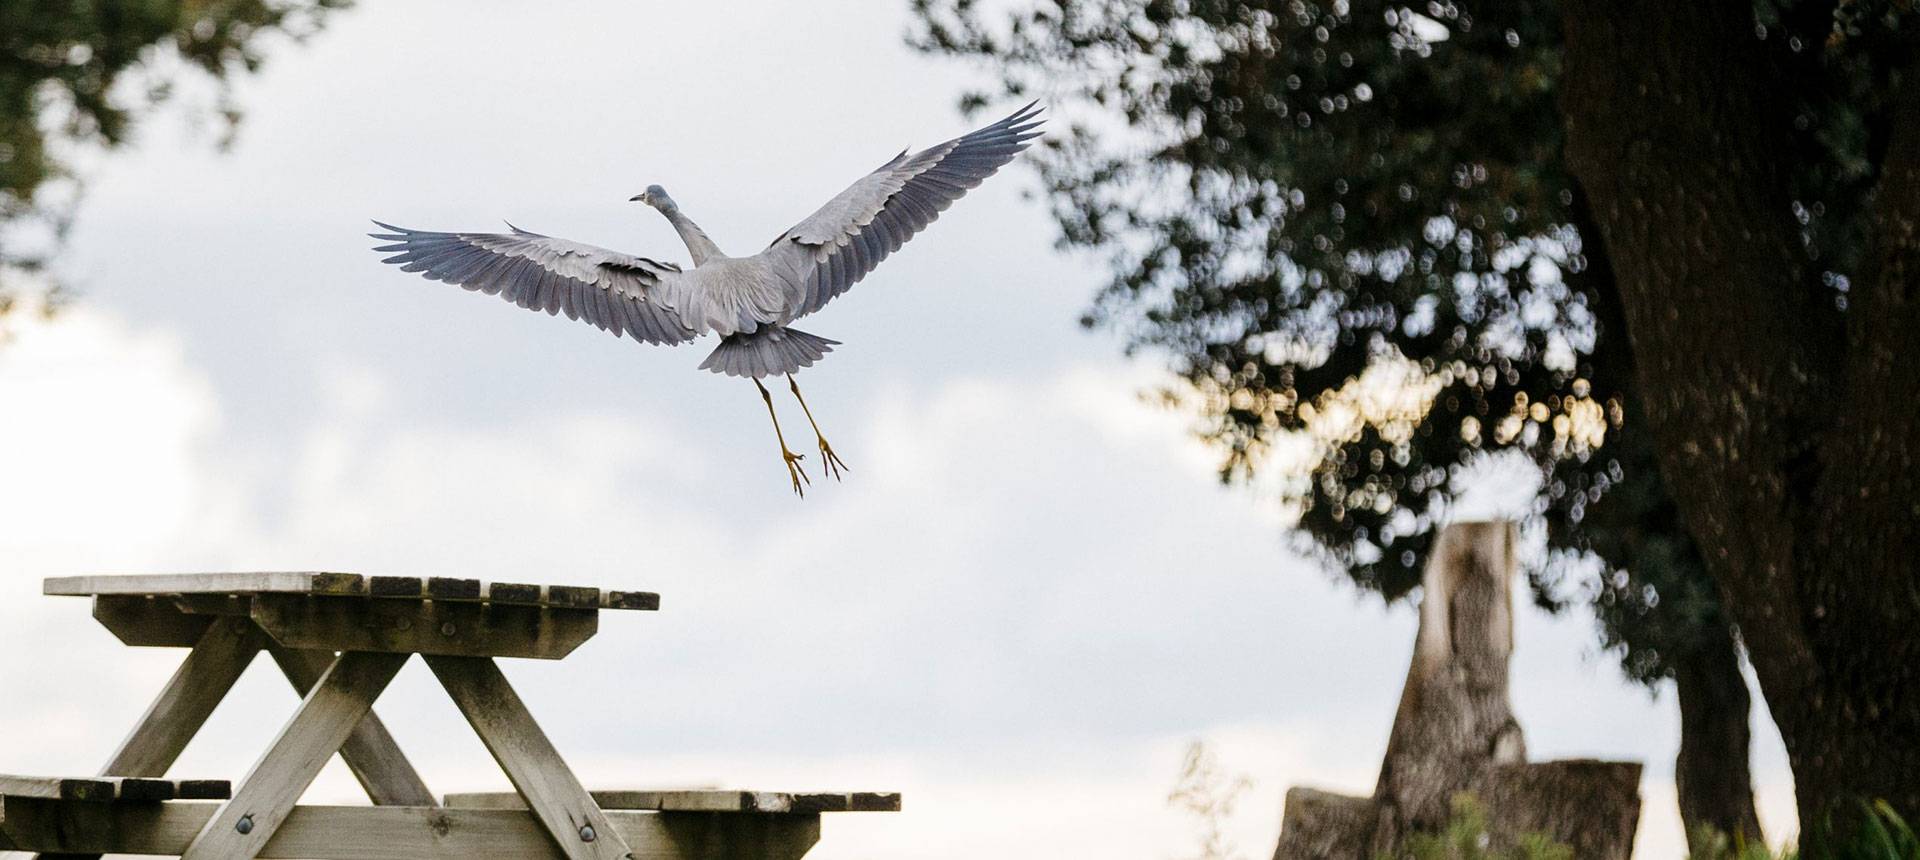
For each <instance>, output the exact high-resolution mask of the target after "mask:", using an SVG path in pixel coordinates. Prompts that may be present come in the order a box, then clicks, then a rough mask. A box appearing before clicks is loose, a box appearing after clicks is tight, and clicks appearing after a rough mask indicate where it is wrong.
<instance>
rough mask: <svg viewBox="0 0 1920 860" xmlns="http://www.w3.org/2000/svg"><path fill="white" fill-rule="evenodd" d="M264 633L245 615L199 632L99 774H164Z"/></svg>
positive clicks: (71, 858) (50, 858) (45, 857)
mask: <svg viewBox="0 0 1920 860" xmlns="http://www.w3.org/2000/svg"><path fill="white" fill-rule="evenodd" d="M265 639H266V637H265V636H264V635H262V634H261V632H260V628H259V627H256V626H254V623H253V622H252V621H251V620H249V619H246V618H219V619H215V620H214V622H213V623H212V624H211V625H208V627H207V632H205V633H203V634H201V635H200V641H199V642H197V643H195V644H194V646H193V650H191V651H188V652H187V659H185V660H182V661H180V668H179V669H176V670H174V673H173V678H172V679H171V680H169V681H167V686H166V687H165V688H163V689H162V690H161V691H160V695H159V696H158V697H156V698H155V699H154V700H153V704H152V705H149V706H147V712H146V714H144V715H143V716H141V717H140V722H139V723H137V724H135V725H134V727H133V731H132V732H131V733H129V734H128V735H127V738H126V740H123V741H121V742H120V748H119V749H118V750H115V751H114V753H113V758H111V759H109V760H108V761H107V764H106V766H105V767H103V768H101V769H100V773H101V775H103V776H153V777H158V776H166V775H167V768H169V767H172V766H173V760H174V759H177V758H179V757H180V751H181V750H184V749H186V748H187V742H188V741H191V740H193V736H194V735H195V734H197V733H198V732H199V731H200V727H201V726H203V725H205V724H206V722H207V716H208V715H210V714H212V713H213V709H214V708H215V707H216V706H218V705H219V704H220V700H221V699H224V698H226V697H227V691H228V690H231V689H233V684H234V682H235V681H238V680H240V675H241V673H243V672H245V671H247V666H248V665H250V664H252V663H253V658H254V655H256V654H258V653H260V646H261V643H262V642H264V641H265ZM35 860H100V855H98V854H40V855H36V858H35Z"/></svg>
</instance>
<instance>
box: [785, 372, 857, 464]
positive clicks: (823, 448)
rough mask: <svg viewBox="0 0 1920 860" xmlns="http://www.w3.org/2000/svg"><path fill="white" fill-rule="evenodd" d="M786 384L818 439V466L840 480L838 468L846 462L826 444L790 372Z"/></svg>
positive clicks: (818, 424)
mask: <svg viewBox="0 0 1920 860" xmlns="http://www.w3.org/2000/svg"><path fill="white" fill-rule="evenodd" d="M787 385H788V386H789V387H791V388H792V389H793V399H795V400H798V401H800V411H801V412H805V413H806V414H807V423H808V424H812V425H813V438H815V439H818V440H820V468H822V469H825V470H827V472H829V473H830V474H832V475H833V479H834V480H836V481H838V480H840V470H841V469H845V468H847V464H846V463H844V462H841V460H840V455H838V454H835V453H833V446H832V445H828V444H827V437H826V436H823V435H821V433H820V423H819V422H817V421H815V420H813V410H811V409H808V408H807V399H806V398H805V397H801V396H800V383H798V382H795V381H794V380H793V374H791V373H789V374H787Z"/></svg>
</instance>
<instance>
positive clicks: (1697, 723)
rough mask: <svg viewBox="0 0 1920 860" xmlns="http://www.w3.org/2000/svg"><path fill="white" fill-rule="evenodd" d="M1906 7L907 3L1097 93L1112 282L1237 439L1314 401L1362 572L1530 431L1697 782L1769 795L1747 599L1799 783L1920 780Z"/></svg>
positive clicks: (1146, 336) (1548, 484) (1536, 454)
mask: <svg viewBox="0 0 1920 860" xmlns="http://www.w3.org/2000/svg"><path fill="white" fill-rule="evenodd" d="M1899 10H1900V7H1899V6H1889V7H1885V8H1882V7H1880V6H1877V5H1875V4H1873V3H1870V2H1864V0H1856V2H1846V3H1838V4H1836V3H1835V2H1824V3H1822V2H1779V3H1774V2H1761V3H1760V4H1758V5H1756V4H1754V3H1753V2H1751V0H1741V1H1740V2H1725V0H1720V2H1705V3H1698V4H1679V5H1677V6H1673V7H1669V6H1667V5H1656V4H1637V3H1597V2H1589V3H1580V2H1545V1H1544V0H1541V1H1540V2H1507V3H1488V4H1464V3H1459V2H1432V3H1427V4H1422V5H1418V6H1410V5H1400V4H1371V3H1367V4H1350V3H1348V2H1304V0H1295V2H1264V3H1263V2H1244V0H1242V2H1228V0H1087V2H1069V0H1037V2H1033V3H1031V4H1030V5H1023V6H1019V7H1017V8H1015V9H1013V10H1011V11H1010V12H1009V11H1002V12H995V13H992V14H982V13H981V12H980V11H978V10H977V9H976V8H975V7H974V5H973V3H972V2H971V0H916V11H917V12H918V13H919V17H920V19H921V21H922V28H921V30H920V32H919V33H918V34H917V35H916V41H917V42H918V43H919V44H920V45H921V46H922V47H924V48H926V49H929V50H934V51H940V52H947V53H953V54H959V55H964V56H969V57H974V58H978V59H985V60H988V61H990V62H991V63H993V65H994V67H995V68H996V69H997V70H999V71H1000V73H1001V75H1002V79H1003V80H1002V83H1003V85H1004V89H1005V90H1007V91H1008V92H1011V93H1017V94H1022V95H1026V94H1033V95H1043V96H1045V97H1047V98H1049V99H1050V100H1052V101H1053V102H1054V103H1055V104H1057V105H1060V106H1061V107H1062V108H1063V111H1062V112H1063V113H1065V114H1067V115H1068V116H1070V117H1074V118H1075V119H1076V120H1077V121H1076V122H1075V123H1074V127H1073V130H1072V133H1071V134H1070V135H1067V136H1064V137H1062V138H1057V139H1056V140H1055V141H1054V142H1053V143H1054V146H1052V147H1050V148H1049V149H1048V150H1047V151H1046V152H1045V153H1044V155H1043V158H1042V162H1041V163H1042V172H1043V176H1044V179H1045V182H1046V184H1047V187H1048V190H1049V192H1050V196H1051V200H1052V203H1053V211H1054V213H1055V214H1056V216H1057V219H1058V221H1059V223H1060V225H1061V228H1062V238H1063V241H1064V242H1065V243H1066V244H1068V245H1072V246H1079V247H1084V248H1091V249H1097V250H1100V251H1103V252H1105V253H1106V254H1107V255H1108V257H1109V259H1110V260H1111V263H1112V270H1113V273H1114V278H1113V280H1112V282H1111V284H1110V285H1109V286H1108V287H1107V288H1106V289H1105V290H1104V291H1103V292H1102V294H1101V295H1100V297H1099V298H1098V299H1097V301H1096V303H1095V306H1094V308H1093V310H1092V312H1091V313H1090V314H1089V322H1090V323H1092V324H1096V325H1106V326H1110V327H1113V328H1115V329H1118V330H1120V331H1122V332H1124V333H1125V334H1126V335H1127V336H1128V337H1129V339H1130V341H1131V343H1132V344H1133V346H1135V347H1145V348H1149V349H1153V350H1158V351H1161V352H1163V353H1164V354H1166V355H1168V356H1169V357H1170V358H1171V359H1172V364H1173V367H1174V369H1175V370H1176V371H1177V372H1178V373H1179V375H1180V376H1182V377H1184V382H1185V384H1184V385H1182V386H1179V387H1178V389H1177V390H1176V392H1175V399H1176V400H1178V401H1180V402H1181V403H1183V404H1185V405H1186V406H1188V407H1189V408H1192V409H1194V410H1195V412H1196V414H1198V415H1200V416H1201V417H1202V418H1203V421H1204V428H1205V430H1204V432H1205V434H1206V435H1207V436H1208V437H1210V438H1212V439H1213V440H1215V441H1217V442H1219V443H1220V444H1221V446H1222V447H1223V450H1225V451H1226V452H1227V456H1226V460H1225V464H1224V466H1223V475H1225V476H1226V477H1228V478H1243V479H1255V480H1258V479H1260V478H1261V476H1262V474H1263V470H1265V469H1266V467H1265V464H1267V463H1268V462H1269V461H1272V460H1274V459H1276V452H1284V451H1288V450H1291V448H1290V447H1289V446H1290V445H1292V444H1293V442H1292V440H1297V439H1299V438H1301V437H1302V436H1303V435H1304V436H1305V437H1307V438H1309V439H1310V440H1312V443H1313V445H1314V448H1313V451H1312V456H1311V457H1310V458H1309V468H1308V469H1307V470H1306V471H1305V473H1304V474H1305V475H1306V477H1305V478H1304V479H1303V480H1299V481H1295V482H1292V483H1284V482H1283V484H1282V487H1283V489H1284V490H1285V491H1286V492H1287V493H1288V494H1289V496H1290V498H1292V499H1293V500H1294V501H1295V502H1296V504H1297V505H1298V507H1299V509H1300V511H1301V524H1302V525H1303V526H1304V529H1305V531H1306V533H1307V534H1309V535H1311V536H1312V537H1313V538H1314V539H1315V542H1316V544H1317V545H1318V546H1320V547H1322V548H1325V549H1326V550H1327V551H1328V552H1329V553H1330V554H1331V555H1333V556H1334V557H1335V558H1336V559H1337V560H1338V561H1340V562H1342V563H1344V564H1345V565H1346V566H1347V567H1348V568H1349V569H1350V570H1352V571H1353V573H1354V576H1355V578H1356V579H1357V580H1359V581H1360V582H1361V583H1362V584H1364V585H1368V586H1371V587H1374V588H1377V589H1378V590H1380V591H1381V593H1383V594H1385V595H1387V596H1389V597H1393V596H1397V595H1400V594H1403V593H1404V592H1406V591H1407V590H1408V589H1410V588H1411V587H1412V585H1413V584H1414V582H1415V578H1416V573H1415V567H1414V560H1415V559H1416V558H1418V557H1420V556H1421V555H1422V554H1423V551H1424V549H1425V547H1426V544H1427V542H1428V540H1429V539H1430V535H1431V530H1432V528H1433V525H1434V523H1435V522H1436V521H1437V520H1438V519H1440V518H1442V517H1444V516H1445V512H1446V509H1447V507H1448V506H1449V505H1450V504H1451V503H1453V501H1454V500H1455V499H1456V493H1457V491H1458V489H1459V488H1460V486H1461V484H1460V481H1459V478H1460V477H1461V474H1462V472H1463V471H1466V470H1468V469H1470V468H1471V467H1472V466H1473V465H1474V464H1476V463H1478V462H1479V461H1480V460H1481V459H1482V458H1484V457H1486V456H1488V455H1489V454H1490V453H1491V452H1496V451H1505V452H1508V453H1510V454H1513V453H1517V454H1519V455H1524V456H1526V457H1529V458H1530V459H1531V460H1532V461H1533V462H1534V463H1536V464H1538V465H1539V466H1540V468H1541V470H1542V475H1543V479H1542V482H1541V487H1542V490H1541V493H1540V498H1539V502H1538V506H1537V510H1538V511H1539V513H1540V514H1541V521H1542V522H1544V523H1545V524H1546V525H1547V527H1548V528H1547V531H1548V535H1549V542H1550V545H1551V546H1552V547H1554V548H1555V550H1556V551H1555V553H1554V554H1553V556H1552V557H1551V559H1550V560H1549V561H1548V563H1545V564H1542V565H1540V566H1539V568H1538V570H1537V571H1536V585H1538V586H1540V587H1539V588H1538V589H1537V591H1538V592H1539V593H1540V594H1541V596H1542V598H1543V600H1545V601H1547V602H1554V601H1556V600H1558V599H1560V598H1561V597H1564V596H1565V595H1566V593H1567V592H1568V590H1569V589H1568V588H1566V587H1565V585H1566V583H1568V582H1591V583H1593V585H1592V586H1591V587H1590V588H1589V589H1588V591H1587V596H1588V597H1590V598H1591V602H1592V604H1593V605H1594V606H1595V607H1596V609H1597V610H1598V612H1599V615H1600V617H1601V619H1602V621H1603V625H1604V629H1605V630H1606V635H1607V637H1608V639H1609V641H1610V642H1612V643H1613V644H1618V645H1621V646H1624V647H1623V649H1622V650H1623V655H1624V663H1625V665H1626V667H1627V669H1628V671H1629V673H1630V674H1632V675H1634V676H1635V677H1637V678H1641V679H1643V680H1657V679H1660V678H1663V677H1671V678H1673V679H1674V680H1675V681H1676V683H1677V686H1678V687H1679V699H1680V703H1681V710H1682V716H1683V749H1682V753H1681V758H1680V762H1679V768H1678V773H1679V780H1680V783H1681V794H1682V809H1683V812H1685V813H1686V815H1687V817H1688V820H1689V821H1690V822H1705V823H1712V824H1715V825H1716V826H1719V827H1721V828H1722V829H1735V828H1741V829H1748V830H1749V832H1752V829H1753V828H1755V827H1757V824H1756V823H1755V822H1754V819H1753V813H1752V804H1751V799H1750V795H1749V791H1748V787H1747V782H1748V780H1747V773H1746V769H1745V757H1746V746H1747V736H1746V728H1745V714H1746V709H1747V703H1746V692H1745V687H1744V684H1743V682H1742V681H1741V679H1740V677H1739V671H1738V657H1737V651H1736V647H1735V644H1734V638H1733V635H1734V634H1733V633H1732V627H1731V626H1730V622H1732V623H1736V624H1737V626H1738V630H1739V635H1740V636H1741V638H1742V639H1744V641H1745V643H1746V644H1747V646H1748V648H1749V651H1750V654H1751V658H1752V661H1753V663H1754V665H1755V668H1756V671H1757V673H1758V674H1759V676H1760V679H1761V682H1762V688H1763V691H1764V692H1765V693H1766V695H1767V698H1768V702H1769V705H1770V708H1771V710H1772V713H1773V714H1774V716H1775V719H1776V721H1777V722H1778V723H1779V724H1780V726H1781V729H1782V733H1783V736H1784V738H1785V740H1786V742H1787V746H1788V750H1789V753H1790V758H1791V761H1792V765H1793V769H1794V773H1795V777H1796V782H1797V785H1798V788H1799V800H1800V808H1801V812H1802V817H1803V821H1805V822H1808V823H1809V824H1810V825H1811V824H1813V823H1816V822H1818V821H1820V820H1821V819H1822V817H1823V816H1824V815H1825V813H1826V811H1827V810H1828V809H1830V808H1831V807H1833V806H1834V805H1835V804H1837V803H1839V802H1840V801H1842V800H1845V799H1847V798H1849V797H1855V796H1871V797H1884V798H1887V799H1888V800H1890V801H1892V802H1893V803H1894V805H1895V806H1896V808H1898V809H1900V810H1902V811H1903V812H1905V813H1907V814H1909V815H1912V814H1914V813H1916V812H1920V787H1916V782H1920V780H1915V779H1914V778H1913V777H1912V776H1911V774H1913V773H1916V772H1920V740H1916V738H1920V698H1917V697H1920V692H1916V689H1917V688H1920V684H1916V683H1915V678H1914V673H1915V672H1916V670H1915V669H1914V668H1913V667H1914V666H1915V665H1920V661H1916V660H1915V656H1916V655H1915V654H1914V653H1913V652H1914V651H1915V650H1916V649H1917V647H1920V646H1916V642H1917V641H1920V640H1917V639H1916V637H1914V636H1912V635H1911V632H1910V622H1911V620H1912V617H1913V616H1914V615H1915V614H1916V613H1920V596H1917V594H1916V583H1915V572H1914V563H1913V562H1912V561H1911V559H1912V557H1913V553H1914V551H1915V550H1916V549H1920V546H1916V540H1915V538H1916V535H1915V529H1916V526H1915V522H1916V520H1920V492H1916V487H1915V484H1914V482H1915V480H1916V478H1915V469H1914V465H1915V464H1914V463H1913V457H1914V450H1915V446H1916V445H1920V427H1917V426H1916V419H1915V410H1916V409H1920V406H1916V403H1920V390H1917V389H1920V386H1916V377H1915V375H1914V373H1915V372H1914V371H1912V370H1910V369H1906V368H1909V367H1910V365H1901V364H1899V362H1898V361H1897V359H1896V358H1895V356H1897V355H1899V352H1900V350H1901V348H1902V347H1912V346H1917V345H1920V344H1917V343H1916V342H1915V338H1916V334H1915V329H1914V327H1913V323H1914V322H1920V320H1914V319H1913V316H1914V314H1915V311H1914V307H1915V297H1914V295H1913V287H1912V284H1913V283H1914V282H1913V281H1912V280H1911V279H1910V277H1909V276H1908V275H1907V273H1906V270H1905V266H1906V257H1905V256H1904V255H1905V254H1906V253H1908V249H1909V248H1912V247H1914V244H1915V243H1916V242H1920V239H1916V238H1914V234H1913V229H1912V227H1911V223H1912V222H1911V221H1910V220H1909V218H1911V217H1914V216H1915V215H1916V214H1917V213H1920V198H1912V197H1910V195H1913V194H1917V193H1920V185H1916V184H1914V183H1915V181H1916V178H1917V177H1920V174H1909V173H1908V172H1907V171H1908V170H1909V168H1908V167H1907V166H1906V164H1905V159H1907V158H1909V157H1920V138H1916V139H1914V140H1911V141H1908V139H1907V136H1906V135H1905V134H1903V133H1901V131H1900V129H1901V127H1902V124H1903V122H1904V121H1905V120H1904V119H1903V118H1904V117H1906V116H1907V115H1908V114H1910V113H1911V114H1913V116H1914V121H1920V112H1916V111H1909V110H1908V109H1906V108H1905V107H1903V103H1902V101H1901V100H1902V99H1903V98H1920V94H1910V93H1908V92H1907V91H1910V90H1920V84H1916V85H1915V86H1914V87H1902V86H1901V84H1902V79H1903V75H1904V70H1905V65H1906V57H1907V55H1908V49H1907V44H1908V42H1907V35H1906V32H1905V30H1906V29H1907V27H1908V26H1909V24H1908V22H1907V21H1906V20H1905V18H1904V17H1903V16H1902V15H1901V14H1900V11H1899ZM1913 133H1914V134H1920V129H1916V130H1915V131H1914V132H1913ZM1863 305H1864V307H1863ZM1595 560H1597V561H1598V562H1599V565H1600V570H1601V575H1599V576H1598V577H1576V576H1574V575H1573V573H1574V572H1575V571H1579V570H1583V569H1588V568H1590V567H1591V565H1592V563H1593V562H1594V561H1595ZM1723 600H1724V603H1723ZM1723 605H1724V606H1725V607H1726V609H1724V610H1723V608H1722V606H1723Z"/></svg>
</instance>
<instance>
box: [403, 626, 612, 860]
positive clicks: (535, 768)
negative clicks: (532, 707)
mask: <svg viewBox="0 0 1920 860" xmlns="http://www.w3.org/2000/svg"><path fill="white" fill-rule="evenodd" d="M426 661H427V667H428V668H430V669H432V670H433V674H434V676H435V677H437V678H439V679H440V685H441V686H442V687H445V688H446V690H447V695H448V696H451V697H452V698H453V703H454V705H456V706H458V707H459V708H460V713H461V714H462V715H463V716H465V717H466V718H467V723H468V724H469V725H471V726H473V731H474V734H477V735H479V736H480V742H481V743H483V744H485V745H486V747H487V752H489V753H491V754H492V755H493V758H494V761H497V762H499V763H500V769H501V770H503V771H506V774H507V779H508V780H509V781H511V782H512V783H513V788H514V790H515V791H518V792H519V793H520V796H521V797H522V798H524V799H525V800H526V803H527V808H528V809H530V810H532V811H533V814H534V816H535V817H537V818H538V819H540V823H541V824H542V825H544V826H545V827H546V828H547V832H548V833H551V834H553V838H554V841H555V842H557V843H559V845H560V849H561V851H562V852H563V853H565V855H566V856H567V857H568V858H569V860H622V858H624V857H625V856H626V855H627V846H626V845H625V844H624V843H623V841H622V840H621V839H620V836H619V834H617V833H615V832H614V831H613V830H612V828H611V827H610V826H609V825H608V824H607V817H606V813H605V812H602V811H601V810H600V807H598V806H596V805H595V804H594V802H593V798H591V797H589V796H588V795H587V790H586V789H585V788H582V787H581V785H580V781H579V780H578V779H576V778H575V777H574V775H573V771H572V770H570V769H568V767H567V764H566V762H564V761H562V760H561V758H560V753H559V752H558V751H556V750H555V749H554V748H553V743H552V742H551V741H549V740H547V735H546V733H545V732H543V731H541V730H540V726H539V724H538V723H535V722H534V720H533V715H532V714H530V713H528V712H527V706H526V705H525V704H524V703H523V702H521V701H520V696H519V694H517V693H515V692H514V691H513V686H512V685H511V684H508V683H507V677H506V676H505V675H502V674H501V673H500V667H499V666H498V665H496V664H495V663H494V662H493V660H492V659H491V658H487V657H447V656H431V655H430V656H428V657H426Z"/></svg>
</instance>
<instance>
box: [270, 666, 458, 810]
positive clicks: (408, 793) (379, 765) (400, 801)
mask: <svg viewBox="0 0 1920 860" xmlns="http://www.w3.org/2000/svg"><path fill="white" fill-rule="evenodd" d="M267 653H268V654H271V655H272V656H273V661H274V662H275V663H277V664H279V666H280V672H281V674H283V675H286V676H287V682H288V683H290V684H292V685H293V688H294V689H295V690H298V691H299V692H300V695H301V696H302V697H305V696H306V694H307V693H308V692H309V691H311V690H312V689H313V687H314V685H316V684H318V683H320V677H321V676H322V675H324V674H326V671H327V666H328V665H329V664H331V663H332V662H333V658H334V655H333V653H332V652H327V651H295V650H292V649H289V648H283V647H280V646H279V645H277V644H270V645H268V646H267ZM340 758H341V759H343V760H345V761H346V763H347V769H349V770H351V771H353V777H354V779H357V780H359V781H360V787H361V788H363V789H366V792H367V797H368V798H369V799H371V800H372V801H373V802H374V803H377V804H380V805H381V806H435V805H437V802H436V801H435V800H434V797H433V792H432V791H431V790H430V789H428V788H427V783H426V780H423V779H421V778H420V773H419V772H418V771H416V770H414V769H413V764H412V763H411V762H408V761H407V756H406V754H405V753H402V752H401V751H400V745H399V744H397V743H395V742H394V740H393V735H391V734H389V733H388V732H387V727H386V725H385V724H383V723H381V722H380V717H379V715H378V714H375V713H373V712H372V711H368V712H367V715H366V716H365V717H362V718H361V719H360V724H359V725H357V726H354V727H353V733H352V734H350V735H348V736H347V741H346V743H344V744H342V745H341V746H340Z"/></svg>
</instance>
